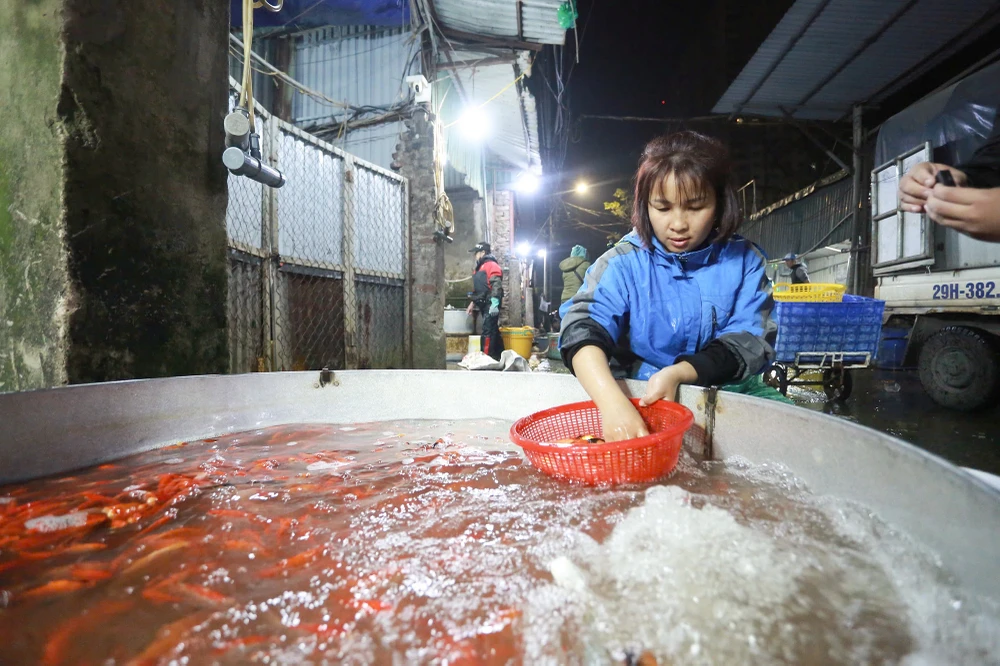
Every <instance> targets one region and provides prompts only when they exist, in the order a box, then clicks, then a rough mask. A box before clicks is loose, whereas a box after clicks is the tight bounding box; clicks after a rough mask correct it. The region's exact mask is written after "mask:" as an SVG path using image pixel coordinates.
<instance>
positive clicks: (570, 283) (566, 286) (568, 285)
mask: <svg viewBox="0 0 1000 666" xmlns="http://www.w3.org/2000/svg"><path fill="white" fill-rule="evenodd" d="M588 268H590V262H589V261H587V248H585V247H583V246H582V245H574V246H573V249H572V250H571V251H570V253H569V256H568V257H566V258H565V259H563V260H562V261H560V262H559V270H561V271H562V274H563V290H562V300H560V301H559V302H560V303H565V302H566V301H568V300H569V299H571V298H573V296H574V295H575V294H576V292H578V291H580V287H581V286H583V276H584V275H586V274H587V269H588Z"/></svg>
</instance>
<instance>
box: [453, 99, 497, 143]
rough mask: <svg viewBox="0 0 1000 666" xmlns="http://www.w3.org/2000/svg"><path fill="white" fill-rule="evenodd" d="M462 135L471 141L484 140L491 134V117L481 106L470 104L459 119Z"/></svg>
mask: <svg viewBox="0 0 1000 666" xmlns="http://www.w3.org/2000/svg"><path fill="white" fill-rule="evenodd" d="M458 128H459V129H460V130H461V131H462V136H464V137H465V138H466V139H469V140H470V141H482V140H484V139H485V138H486V137H487V136H489V134H490V118H489V116H488V115H486V111H485V110H483V108H482V107H480V106H470V107H469V108H467V109H466V110H465V111H463V112H462V115H461V116H460V117H459V119H458Z"/></svg>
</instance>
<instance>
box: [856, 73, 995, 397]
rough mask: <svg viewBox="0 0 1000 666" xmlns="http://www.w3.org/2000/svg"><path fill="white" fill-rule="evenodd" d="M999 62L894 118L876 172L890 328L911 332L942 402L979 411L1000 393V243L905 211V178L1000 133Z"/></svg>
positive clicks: (931, 389)
mask: <svg viewBox="0 0 1000 666" xmlns="http://www.w3.org/2000/svg"><path fill="white" fill-rule="evenodd" d="M998 97H1000V64H995V65H992V66H990V67H987V68H985V69H983V70H980V71H979V72H977V73H976V74H973V75H972V76H970V77H968V78H967V79H964V80H963V81H960V82H959V83H957V84H955V85H953V86H950V87H949V88H946V89H945V90H942V91H940V92H938V93H935V94H933V95H930V96H928V97H926V98H924V99H923V100H921V101H920V102H917V103H916V104H915V105H913V106H912V107H910V108H908V109H906V110H905V111H903V112H901V113H900V114H897V115H896V116H894V117H893V118H891V119H889V120H888V121H886V123H885V124H884V125H883V126H882V128H881V129H880V131H879V138H878V144H877V147H876V163H877V164H878V166H876V167H875V169H874V170H872V173H871V212H872V215H871V238H872V241H871V255H870V256H871V267H872V275H873V277H874V279H875V297H876V298H879V299H882V300H884V301H885V304H886V305H885V326H886V327H887V328H903V329H907V330H908V331H909V334H908V336H907V345H906V353H905V357H904V365H906V366H910V367H913V366H916V368H917V369H918V371H919V374H920V381H921V384H922V385H923V387H924V389H925V390H926V391H927V393H928V394H929V395H930V396H931V398H933V399H934V401H935V402H937V403H939V404H941V405H943V406H946V407H949V408H952V409H957V410H965V411H971V410H975V409H978V408H981V407H985V406H987V405H992V404H995V402H996V399H997V394H998V389H1000V244H998V243H987V242H983V241H978V240H975V239H973V238H970V237H968V236H965V235H963V234H960V233H958V232H957V231H955V230H953V229H949V228H947V227H942V226H939V225H937V224H935V223H934V222H933V220H931V219H930V218H928V216H927V215H926V214H917V213H909V212H904V211H902V210H901V209H900V207H899V181H900V179H901V178H902V176H903V175H904V174H905V173H906V172H907V170H909V168H910V167H912V166H913V165H915V164H917V163H919V162H924V161H929V162H938V163H944V164H949V165H953V164H960V163H961V162H962V161H963V160H965V159H968V157H969V156H971V154H972V153H973V152H974V151H975V150H976V148H978V147H979V146H980V145H982V143H984V142H985V141H986V139H987V138H989V137H990V136H991V134H992V133H994V132H997V131H1000V127H996V126H995V124H994V123H995V121H996V115H997V107H998V102H1000V99H998Z"/></svg>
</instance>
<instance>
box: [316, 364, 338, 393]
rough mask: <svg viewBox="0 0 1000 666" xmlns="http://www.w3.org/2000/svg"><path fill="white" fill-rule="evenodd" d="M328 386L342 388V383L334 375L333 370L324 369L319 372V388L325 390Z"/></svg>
mask: <svg viewBox="0 0 1000 666" xmlns="http://www.w3.org/2000/svg"><path fill="white" fill-rule="evenodd" d="M328 384H333V385H334V386H340V382H339V381H337V378H336V377H335V376H334V374H333V370H331V369H330V368H323V369H322V370H320V371H319V388H323V387H324V386H327V385H328Z"/></svg>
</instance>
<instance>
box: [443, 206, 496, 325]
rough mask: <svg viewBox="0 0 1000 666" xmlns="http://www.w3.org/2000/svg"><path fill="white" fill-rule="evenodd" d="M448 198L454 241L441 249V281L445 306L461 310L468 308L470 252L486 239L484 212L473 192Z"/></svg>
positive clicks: (470, 289) (471, 263) (470, 273)
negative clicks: (445, 282) (452, 217)
mask: <svg viewBox="0 0 1000 666" xmlns="http://www.w3.org/2000/svg"><path fill="white" fill-rule="evenodd" d="M448 198H449V199H451V205H452V207H453V208H454V210H455V233H454V236H453V238H454V239H455V240H454V242H453V243H451V244H450V245H446V246H445V248H444V277H445V279H446V280H447V289H448V292H447V299H448V302H450V303H451V304H452V305H454V306H455V307H456V308H460V307H465V306H466V305H468V304H469V299H468V293H469V292H470V291H472V279H471V278H472V269H473V268H474V263H473V260H472V256H473V255H472V254H471V253H470V252H469V250H470V249H471V248H472V247H473V246H475V244H476V243H479V242H480V241H483V240H485V239H486V220H485V217H486V209H485V207H484V206H485V202H484V201H483V199H482V198H481V197H480V196H479V194H478V193H477V192H476V191H475V190H472V189H468V188H464V189H461V190H453V191H451V192H449V193H448Z"/></svg>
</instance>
